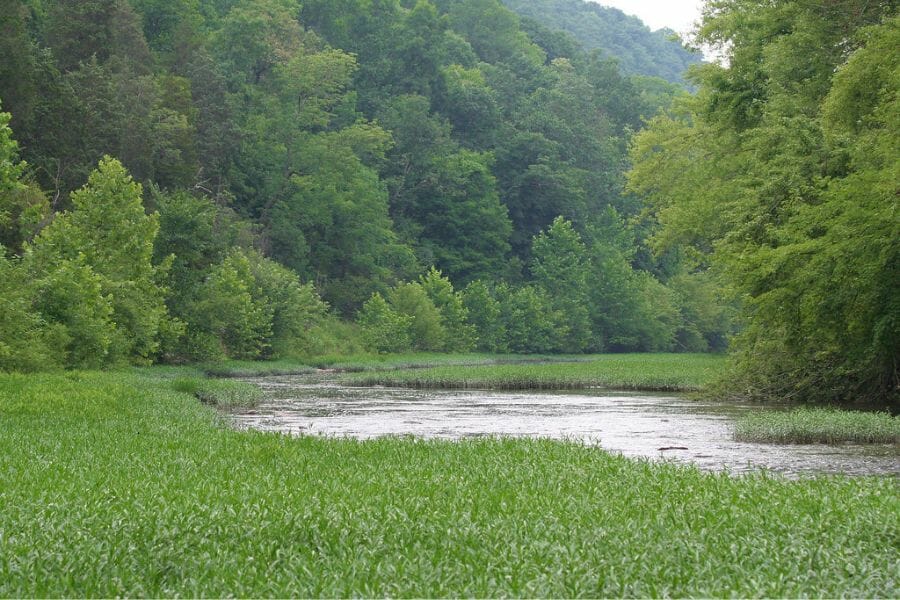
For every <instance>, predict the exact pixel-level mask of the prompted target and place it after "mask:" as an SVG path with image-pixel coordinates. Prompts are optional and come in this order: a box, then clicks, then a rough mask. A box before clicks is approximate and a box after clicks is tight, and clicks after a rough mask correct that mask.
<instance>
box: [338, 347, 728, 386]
mask: <svg viewBox="0 0 900 600" xmlns="http://www.w3.org/2000/svg"><path fill="white" fill-rule="evenodd" d="M724 360H725V359H724V357H722V356H717V355H710V354H604V355H594V356H587V357H582V358H581V360H579V361H577V362H558V363H540V362H535V363H533V364H490V365H472V366H458V365H450V366H440V367H432V368H425V369H407V370H393V371H386V372H375V373H362V374H354V375H348V376H346V377H345V378H344V380H343V381H345V382H346V383H348V384H351V385H360V386H373V385H383V386H389V387H412V388H431V389H451V388H458V389H467V388H471V389H502V390H516V389H537V390H565V389H583V388H609V389H621V390H644V391H696V390H699V389H700V388H701V387H702V386H703V385H704V384H706V383H707V382H709V381H711V380H712V379H713V378H714V377H715V376H716V375H717V374H719V373H720V372H721V370H722V368H723V366H724Z"/></svg>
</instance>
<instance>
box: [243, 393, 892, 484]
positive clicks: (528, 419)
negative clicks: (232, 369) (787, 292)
mask: <svg viewBox="0 0 900 600" xmlns="http://www.w3.org/2000/svg"><path fill="white" fill-rule="evenodd" d="M251 381H253V382H254V383H256V384H257V385H259V386H261V387H262V388H263V389H264V391H265V399H264V401H263V402H262V403H261V404H260V405H259V406H257V407H255V408H253V409H246V410H238V411H236V412H234V413H232V418H233V419H234V421H235V423H236V424H237V426H238V427H241V428H253V429H261V430H265V431H278V432H283V433H290V434H297V435H308V434H312V435H328V436H350V437H355V438H372V437H378V436H384V435H413V436H421V437H427V438H445V439H459V438H464V437H473V436H492V435H497V436H518V437H545V438H547V437H548V438H557V439H570V440H579V441H583V442H586V443H589V444H597V445H599V446H601V447H602V448H604V449H606V450H609V451H612V452H617V453H621V454H623V455H625V456H632V457H648V458H651V459H658V460H672V461H677V462H684V463H692V464H695V465H697V466H699V467H700V468H702V469H707V470H716V471H721V470H726V471H729V472H732V473H742V472H746V471H752V470H760V469H766V470H770V471H775V472H779V473H783V474H786V475H790V476H800V475H813V474H817V473H845V474H851V475H870V474H878V475H895V476H896V475H900V448H898V446H897V445H896V444H881V445H852V444H842V445H824V444H810V445H806V444H804V445H799V444H790V445H785V444H757V443H741V442H736V441H734V439H733V435H732V423H733V421H734V419H735V417H737V416H738V415H740V414H742V413H744V412H746V411H753V410H777V409H773V408H768V407H761V406H759V405H752V404H739V403H721V402H702V401H695V400H690V399H687V398H685V397H683V396H679V395H675V394H635V393H630V392H610V391H607V390H604V391H599V390H598V391H593V390H587V391H579V392H532V391H527V392H500V391H479V390H451V391H448V390H411V389H397V388H379V387H375V388H371V387H366V388H359V387H345V386H341V385H338V384H336V383H334V382H329V381H328V380H323V379H322V378H317V377H310V376H301V377H298V376H280V377H266V378H258V379H253V380H251Z"/></svg>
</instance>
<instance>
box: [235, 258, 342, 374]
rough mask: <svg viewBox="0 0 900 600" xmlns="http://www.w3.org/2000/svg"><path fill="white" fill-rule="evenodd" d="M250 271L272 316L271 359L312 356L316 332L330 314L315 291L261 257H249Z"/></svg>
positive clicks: (269, 354)
mask: <svg viewBox="0 0 900 600" xmlns="http://www.w3.org/2000/svg"><path fill="white" fill-rule="evenodd" d="M248 259H249V260H250V269H251V272H252V274H253V279H254V282H255V286H256V289H257V290H258V291H257V294H256V296H257V297H256V300H257V302H263V303H265V304H266V305H267V306H268V309H269V310H271V313H272V335H271V342H270V348H269V349H268V351H267V355H268V356H273V357H283V356H301V355H304V354H309V350H310V347H311V345H312V343H313V342H312V336H313V329H314V328H315V327H317V326H318V325H320V324H321V323H322V322H323V320H324V319H325V316H326V314H327V312H328V305H327V304H325V303H324V302H322V300H321V299H320V298H319V295H318V294H317V293H316V290H315V288H313V286H312V285H310V284H303V283H301V282H300V278H299V277H298V276H297V274H296V273H294V272H293V271H291V270H290V269H287V268H285V267H283V266H281V265H279V264H278V263H276V262H275V261H273V260H270V259H268V258H266V257H264V256H262V255H260V254H258V253H249V255H248Z"/></svg>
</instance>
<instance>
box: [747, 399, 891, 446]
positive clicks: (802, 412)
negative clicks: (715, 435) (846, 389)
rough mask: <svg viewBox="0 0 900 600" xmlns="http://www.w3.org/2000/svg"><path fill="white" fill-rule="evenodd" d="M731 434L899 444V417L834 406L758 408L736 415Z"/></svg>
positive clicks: (792, 440)
mask: <svg viewBox="0 0 900 600" xmlns="http://www.w3.org/2000/svg"><path fill="white" fill-rule="evenodd" d="M734 437H735V439H736V440H738V441H742V442H774V443H781V444H817V443H821V444H836V443H841V442H855V443H859V444H898V443H900V417H892V416H891V415H889V414H888V413H884V412H859V411H849V410H838V409H833V408H798V409H794V410H791V411H783V412H775V411H764V412H763V411H760V412H753V413H750V414H747V415H744V416H742V417H741V418H739V419H738V420H737V422H736V423H735V430H734Z"/></svg>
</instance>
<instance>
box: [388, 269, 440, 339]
mask: <svg viewBox="0 0 900 600" xmlns="http://www.w3.org/2000/svg"><path fill="white" fill-rule="evenodd" d="M387 300H388V302H389V303H390V305H391V308H392V309H393V310H394V311H396V312H397V313H398V314H400V315H405V316H407V317H410V319H411V321H410V324H409V335H410V339H411V342H412V347H413V348H414V349H416V350H424V351H432V352H440V351H441V350H443V349H444V348H445V347H446V345H447V341H448V340H447V334H448V332H447V328H446V327H445V326H444V323H443V321H442V319H441V312H440V311H439V310H438V308H437V307H436V306H435V305H434V302H432V301H431V298H429V297H428V294H427V293H426V291H425V288H424V287H423V286H422V284H420V283H417V282H409V283H401V284H400V285H398V286H396V287H394V288H392V289H391V290H390V291H388V297H387Z"/></svg>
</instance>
